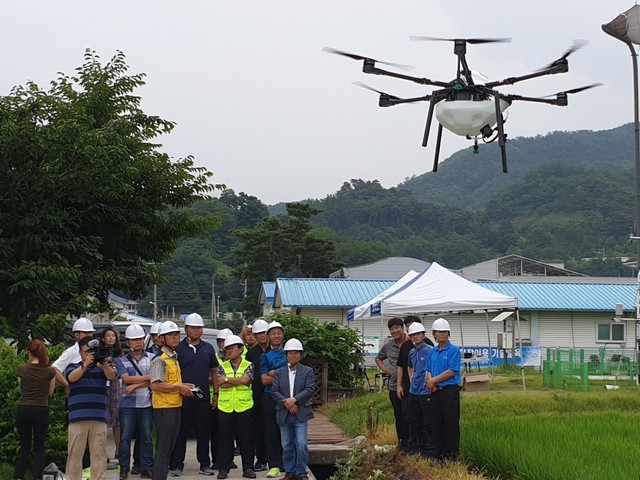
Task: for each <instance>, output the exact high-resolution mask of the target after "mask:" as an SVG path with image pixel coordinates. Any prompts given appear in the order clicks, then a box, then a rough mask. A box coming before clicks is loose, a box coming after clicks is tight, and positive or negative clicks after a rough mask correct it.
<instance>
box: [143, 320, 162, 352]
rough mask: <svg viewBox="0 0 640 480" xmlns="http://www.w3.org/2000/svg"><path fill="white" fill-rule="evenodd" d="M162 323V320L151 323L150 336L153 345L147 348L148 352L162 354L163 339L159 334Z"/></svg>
mask: <svg viewBox="0 0 640 480" xmlns="http://www.w3.org/2000/svg"><path fill="white" fill-rule="evenodd" d="M160 325H162V322H156V323H154V324H153V325H151V329H150V330H149V336H151V346H150V347H149V348H147V352H150V353H153V354H154V355H161V354H162V339H161V338H160V336H159V335H158V332H159V331H160Z"/></svg>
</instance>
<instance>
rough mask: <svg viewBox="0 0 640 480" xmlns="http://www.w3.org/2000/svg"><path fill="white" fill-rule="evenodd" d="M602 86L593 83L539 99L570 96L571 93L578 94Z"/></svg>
mask: <svg viewBox="0 0 640 480" xmlns="http://www.w3.org/2000/svg"><path fill="white" fill-rule="evenodd" d="M600 86H602V84H601V83H594V84H591V85H585V86H584V87H578V88H572V89H571V90H565V91H564V92H557V93H554V94H553V95H545V96H544V97H541V98H550V97H557V96H558V95H571V94H572V93H580V92H584V91H585V90H589V89H590V88H595V87H600Z"/></svg>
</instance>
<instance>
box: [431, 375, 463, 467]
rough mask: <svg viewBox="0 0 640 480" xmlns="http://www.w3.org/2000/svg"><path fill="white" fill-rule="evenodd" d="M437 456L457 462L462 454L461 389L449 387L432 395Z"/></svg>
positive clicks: (456, 386)
mask: <svg viewBox="0 0 640 480" xmlns="http://www.w3.org/2000/svg"><path fill="white" fill-rule="evenodd" d="M431 412H432V416H433V428H434V430H435V440H436V442H435V443H436V456H437V457H438V458H439V459H441V460H455V459H456V458H457V457H458V453H460V387H458V385H449V386H446V387H444V388H442V389H441V390H438V391H437V392H433V393H432V394H431Z"/></svg>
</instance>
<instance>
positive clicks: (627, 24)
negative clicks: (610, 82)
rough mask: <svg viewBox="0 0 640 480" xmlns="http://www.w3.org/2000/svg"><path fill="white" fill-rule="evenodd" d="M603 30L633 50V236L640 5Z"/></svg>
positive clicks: (639, 218)
mask: <svg viewBox="0 0 640 480" xmlns="http://www.w3.org/2000/svg"><path fill="white" fill-rule="evenodd" d="M602 30H603V31H604V32H605V33H606V34H608V35H611V36H612V37H613V38H617V39H618V40H620V41H621V42H624V43H625V44H626V45H627V47H629V50H630V51H631V60H632V63H633V114H634V115H633V125H634V133H635V144H636V148H635V157H636V218H635V226H634V232H633V236H634V237H637V236H639V235H640V113H639V109H638V108H639V107H638V53H637V52H636V48H635V47H634V44H636V45H638V44H640V5H634V6H633V7H631V8H630V9H629V10H627V11H626V12H623V13H621V14H620V15H618V16H617V17H616V18H614V19H613V20H611V21H610V22H609V23H606V24H604V25H602ZM636 267H637V269H638V273H639V274H640V241H638V242H636Z"/></svg>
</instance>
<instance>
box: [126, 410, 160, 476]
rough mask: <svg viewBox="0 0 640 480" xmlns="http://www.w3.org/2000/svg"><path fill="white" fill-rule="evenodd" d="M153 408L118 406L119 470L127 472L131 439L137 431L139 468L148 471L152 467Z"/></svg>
mask: <svg viewBox="0 0 640 480" xmlns="http://www.w3.org/2000/svg"><path fill="white" fill-rule="evenodd" d="M152 429H153V409H152V408H151V407H147V408H122V407H120V448H119V455H118V462H119V463H120V470H121V471H123V472H128V471H129V470H130V468H129V463H130V461H131V439H132V438H133V437H134V435H135V433H136V431H137V432H138V439H137V440H136V442H137V443H139V444H140V469H141V470H142V471H143V472H150V471H151V470H152V469H153V443H152V442H151V430H152Z"/></svg>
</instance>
